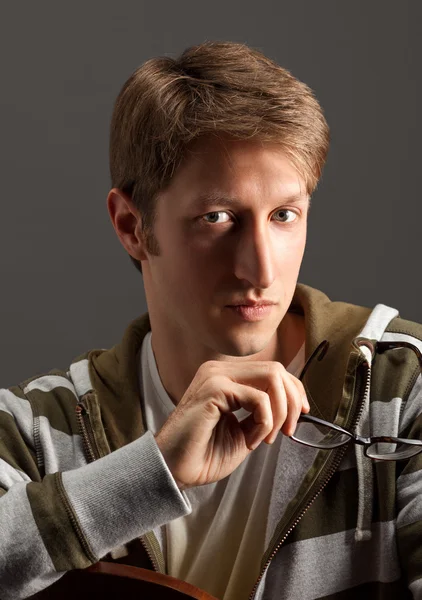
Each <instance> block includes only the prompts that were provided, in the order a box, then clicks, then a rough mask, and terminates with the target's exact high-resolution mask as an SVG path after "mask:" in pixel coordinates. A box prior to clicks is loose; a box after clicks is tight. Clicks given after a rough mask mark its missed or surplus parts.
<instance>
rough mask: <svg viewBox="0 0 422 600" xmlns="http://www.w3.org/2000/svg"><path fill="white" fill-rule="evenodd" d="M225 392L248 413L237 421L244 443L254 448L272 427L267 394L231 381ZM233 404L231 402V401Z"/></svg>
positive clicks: (251, 448)
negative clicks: (248, 413)
mask: <svg viewBox="0 0 422 600" xmlns="http://www.w3.org/2000/svg"><path fill="white" fill-rule="evenodd" d="M224 393H225V394H230V393H231V394H232V395H233V398H234V400H235V401H236V402H237V403H239V405H240V406H241V407H242V408H244V409H245V410H247V411H248V412H250V413H252V414H250V415H249V416H248V417H247V418H246V419H243V421H241V422H240V423H239V427H240V429H241V430H242V432H243V434H244V437H245V443H246V445H247V447H248V448H249V449H250V450H254V449H255V448H256V447H257V446H259V444H260V443H261V442H262V440H263V439H264V438H265V437H266V436H267V435H268V434H269V433H270V432H271V431H272V429H273V415H272V409H271V401H270V397H269V395H268V394H267V393H266V392H264V391H262V390H258V389H256V388H254V387H252V386H249V385H244V384H242V383H235V382H233V381H231V382H230V383H229V384H228V387H227V388H226V389H225V390H224ZM231 404H232V405H233V402H231Z"/></svg>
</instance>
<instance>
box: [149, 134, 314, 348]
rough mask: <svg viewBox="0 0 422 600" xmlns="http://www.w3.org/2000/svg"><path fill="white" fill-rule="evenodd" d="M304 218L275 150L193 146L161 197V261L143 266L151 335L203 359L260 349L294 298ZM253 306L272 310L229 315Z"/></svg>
mask: <svg viewBox="0 0 422 600" xmlns="http://www.w3.org/2000/svg"><path fill="white" fill-rule="evenodd" d="M307 213H308V195H307V193H306V188H305V183H304V181H303V179H301V178H300V176H299V175H298V173H297V171H296V169H295V168H294V167H293V165H292V164H291V163H290V161H289V160H288V159H287V158H286V156H285V155H284V154H283V152H282V151H281V150H280V148H279V147H277V146H276V145H269V144H266V145H262V144H259V143H257V142H252V141H246V142H245V141H231V140H225V141H224V142H222V141H221V140H217V139H216V138H203V139H201V140H197V141H196V142H195V143H194V144H193V145H192V146H191V152H190V153H189V154H188V156H187V158H186V159H185V161H184V163H183V164H182V165H181V166H180V167H179V169H178V170H177V172H176V174H175V176H174V178H173V179H172V181H171V184H170V185H169V186H168V187H167V188H166V190H165V191H164V192H163V193H162V194H161V195H160V197H159V198H158V202H157V220H156V224H155V237H156V239H157V242H158V244H159V246H160V250H161V252H160V255H159V256H151V255H148V260H147V261H143V262H142V269H143V276H144V285H145V292H146V298H147V302H148V310H149V313H150V316H151V323H152V326H153V330H154V327H155V330H157V332H158V335H163V334H164V335H165V336H167V339H172V341H173V342H174V341H175V340H179V341H180V347H181V348H183V346H184V345H185V344H186V345H187V347H190V348H192V347H193V348H197V349H198V353H199V356H203V355H204V354H205V355H206V354H208V353H209V351H211V354H212V355H215V353H218V354H220V355H227V356H239V357H240V356H249V355H253V354H256V353H258V352H260V351H262V350H264V349H265V347H266V346H267V345H268V344H269V342H270V340H271V339H272V338H273V336H274V335H275V334H276V331H277V328H278V326H279V324H280V322H281V320H282V319H283V317H284V315H285V314H286V311H287V309H288V307H289V305H290V302H291V299H292V297H293V293H294V290H295V286H296V282H297V278H298V275H299V269H300V265H301V262H302V258H303V253H304V250H305V242H306V224H307ZM250 298H252V299H257V300H258V301H266V300H268V301H272V302H274V303H275V305H274V306H272V307H271V309H270V311H269V313H268V314H267V315H266V316H264V317H263V318H260V319H259V320H255V321H248V320H246V319H245V318H243V317H242V316H241V315H239V314H238V312H237V311H236V310H234V309H232V308H229V307H228V306H229V305H233V304H237V303H241V302H242V300H246V299H250ZM168 336H172V337H171V338H169V337H168Z"/></svg>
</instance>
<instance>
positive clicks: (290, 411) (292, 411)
mask: <svg viewBox="0 0 422 600" xmlns="http://www.w3.org/2000/svg"><path fill="white" fill-rule="evenodd" d="M286 375H287V376H286V377H285V379H284V387H285V390H286V395H287V417H286V419H285V421H284V423H283V425H282V427H281V431H282V432H283V433H284V435H293V434H294V432H295V429H296V424H297V420H298V419H299V416H300V413H301V410H302V407H303V396H302V393H301V391H300V389H299V388H298V387H297V385H296V384H295V382H294V381H293V376H292V375H291V374H290V373H287V374H286Z"/></svg>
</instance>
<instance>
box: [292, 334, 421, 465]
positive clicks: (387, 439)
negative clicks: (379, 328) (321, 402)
mask: <svg viewBox="0 0 422 600" xmlns="http://www.w3.org/2000/svg"><path fill="white" fill-rule="evenodd" d="M328 346H329V342H328V341H327V340H324V341H323V342H321V344H319V346H318V347H317V348H316V349H315V350H314V352H313V353H312V354H311V356H310V357H309V358H308V360H307V361H306V363H305V366H304V367H303V369H302V372H301V374H300V375H299V378H298V379H299V380H300V381H302V380H303V378H304V376H305V373H306V371H307V369H308V367H309V364H310V362H311V360H312V359H313V358H314V356H316V355H318V354H319V356H318V360H321V359H322V358H323V356H324V355H325V353H326V352H327V350H328ZM399 348H408V349H410V350H413V352H414V353H415V354H416V356H417V359H418V362H419V368H420V371H421V373H422V353H421V351H420V350H419V348H417V346H415V345H414V344H412V343H411V342H405V341H404V342H379V341H377V342H376V345H375V352H378V354H382V353H384V352H385V351H386V350H394V349H399ZM300 421H302V422H309V423H316V424H318V425H324V426H325V427H329V428H330V429H333V430H335V431H338V432H340V433H342V434H344V435H347V436H348V438H349V439H348V440H345V441H344V442H339V443H338V444H335V445H334V446H331V447H327V446H323V445H321V444H317V443H308V442H304V441H303V440H299V439H297V438H296V437H295V435H294V434H293V435H291V436H289V437H290V439H292V440H294V441H295V442H298V443H299V444H303V445H304V446H309V447H311V448H318V449H322V450H332V449H334V448H339V447H340V446H344V445H345V444H349V443H350V442H351V441H353V442H354V443H355V444H359V445H361V446H364V454H365V456H366V457H367V458H370V459H372V460H383V461H396V462H397V461H399V460H408V459H409V458H412V457H413V456H416V455H417V454H419V453H420V452H422V440H412V439H407V438H396V437H391V436H377V437H362V436H360V435H356V434H355V433H352V432H351V431H347V429H343V427H340V426H339V425H335V424H334V423H330V422H329V421H324V420H323V419H320V418H318V417H314V416H312V415H307V414H301V415H300V417H299V419H298V422H300ZM377 443H387V444H406V445H408V446H420V450H419V452H416V453H415V454H412V456H408V457H404V458H394V455H393V454H392V455H391V456H392V458H386V457H383V458H379V457H373V456H370V455H368V449H369V448H370V446H372V445H373V444H377Z"/></svg>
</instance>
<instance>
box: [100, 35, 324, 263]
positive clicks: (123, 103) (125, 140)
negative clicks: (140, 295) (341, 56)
mask: <svg viewBox="0 0 422 600" xmlns="http://www.w3.org/2000/svg"><path fill="white" fill-rule="evenodd" d="M220 133H223V134H228V135H229V136H232V137H233V138H235V139H241V140H247V139H252V138H254V139H259V140H262V141H268V142H276V143H278V144H280V146H281V148H282V149H283V151H284V152H285V153H286V155H287V156H288V157H289V158H290V160H291V161H292V163H293V164H294V166H295V167H296V169H297V170H298V172H299V173H300V175H301V176H302V177H303V179H304V181H305V182H306V188H307V192H308V194H310V195H311V194H312V192H313V191H314V190H315V188H316V186H317V183H318V181H319V179H320V177H321V174H322V169H323V167H324V164H325V161H326V157H327V153H328V147H329V128H328V125H327V122H326V120H325V118H324V115H323V112H322V109H321V107H320V105H319V103H318V101H317V100H316V98H315V96H314V94H313V92H312V90H311V89H310V88H309V87H308V86H307V85H306V84H304V83H303V82H301V81H299V80H298V79H296V78H295V77H293V75H291V73H290V72H289V71H287V70H286V69H284V68H282V67H280V66H279V65H278V64H277V63H276V62H274V61H273V60H271V59H270V58H267V57H266V56H265V55H264V54H262V53H261V52H260V51H258V50H256V49H252V48H250V47H249V46H246V45H245V44H239V43H234V42H205V43H203V44H200V45H198V46H192V47H190V48H188V49H187V50H185V51H184V52H183V53H182V54H181V56H180V57H179V58H177V59H173V58H169V57H158V58H152V59H150V60H148V61H146V62H145V63H144V64H143V65H142V66H141V67H139V68H138V69H137V70H136V71H135V72H134V73H133V74H132V75H131V76H130V77H129V79H128V80H127V81H126V83H125V84H124V86H123V88H122V90H121V92H120V94H119V96H118V97H117V100H116V103H115V106H114V110H113V115H112V119H111V132H110V174H111V184H112V187H116V188H119V189H121V190H123V191H124V192H126V193H128V194H129V195H130V196H131V197H132V199H133V201H134V204H135V206H136V207H137V209H138V210H139V211H140V213H141V215H142V230H143V234H144V237H145V241H146V244H147V251H148V252H149V253H150V254H153V255H159V252H160V250H159V246H158V243H157V240H156V239H155V237H154V222H155V203H156V197H157V195H158V193H159V192H160V191H161V190H163V189H164V188H165V187H166V185H168V184H169V182H170V180H171V178H172V175H173V174H174V172H175V171H176V169H177V167H178V166H179V165H180V163H181V161H182V160H183V158H184V156H185V153H186V148H187V146H188V144H189V143H190V142H192V141H193V140H194V139H196V138H198V137H200V136H204V135H209V134H217V135H218V134H220ZM131 259H132V261H133V263H134V264H135V266H136V267H137V268H138V270H140V271H141V272H142V268H141V264H140V263H139V262H138V261H136V260H135V259H133V258H132V257H131Z"/></svg>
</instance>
